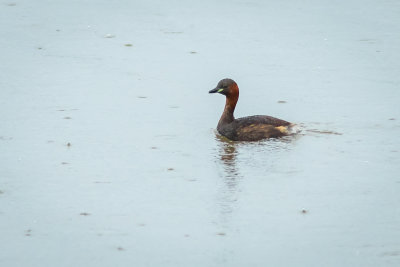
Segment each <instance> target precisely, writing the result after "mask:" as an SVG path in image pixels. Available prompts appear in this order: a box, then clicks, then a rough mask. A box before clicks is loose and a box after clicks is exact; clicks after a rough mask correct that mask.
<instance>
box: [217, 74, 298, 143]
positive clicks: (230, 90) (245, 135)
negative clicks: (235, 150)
mask: <svg viewBox="0 0 400 267" xmlns="http://www.w3.org/2000/svg"><path fill="white" fill-rule="evenodd" d="M209 93H220V94H223V95H225V96H226V103H225V109H224V112H223V113H222V116H221V118H220V120H219V122H218V126H217V130H218V132H219V133H220V134H221V135H223V136H225V137H227V138H228V139H231V140H233V141H257V140H261V139H266V138H276V137H281V136H285V135H288V134H289V129H290V127H291V126H292V124H291V123H290V122H287V121H284V120H281V119H277V118H274V117H270V116H262V115H256V116H249V117H243V118H239V119H235V117H234V115H233V113H234V111H235V107H236V103H237V101H238V99H239V87H238V86H237V84H236V82H235V81H234V80H232V79H223V80H221V81H220V82H219V83H218V85H217V87H215V88H214V89H212V90H210V91H209Z"/></svg>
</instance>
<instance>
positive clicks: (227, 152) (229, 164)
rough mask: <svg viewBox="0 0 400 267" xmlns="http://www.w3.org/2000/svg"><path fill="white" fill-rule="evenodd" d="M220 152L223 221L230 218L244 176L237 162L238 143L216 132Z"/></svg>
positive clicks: (220, 192)
mask: <svg viewBox="0 0 400 267" xmlns="http://www.w3.org/2000/svg"><path fill="white" fill-rule="evenodd" d="M216 141H217V147H218V153H217V155H216V157H217V162H218V163H221V164H218V165H219V167H220V177H222V184H221V186H220V188H219V193H218V203H219V207H220V213H221V216H222V218H221V219H222V221H223V222H226V221H227V220H229V217H230V214H231V213H232V212H233V209H234V206H235V204H236V201H237V198H238V196H237V195H238V185H239V182H240V180H241V178H242V175H241V174H240V172H239V169H238V164H237V156H238V147H237V146H238V143H235V142H233V141H230V140H228V139H226V138H225V137H223V136H220V135H218V134H216Z"/></svg>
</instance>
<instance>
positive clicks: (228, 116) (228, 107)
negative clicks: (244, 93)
mask: <svg viewBox="0 0 400 267" xmlns="http://www.w3.org/2000/svg"><path fill="white" fill-rule="evenodd" d="M229 89H230V90H229V92H228V93H227V94H226V102H225V108H224V112H223V113H222V116H221V118H220V119H219V122H218V125H223V124H228V123H231V122H233V121H234V120H235V117H234V115H233V113H234V111H235V107H236V103H237V101H238V99H239V88H238V86H237V85H236V84H233V85H231V86H230V88H229Z"/></svg>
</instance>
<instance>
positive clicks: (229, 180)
mask: <svg viewBox="0 0 400 267" xmlns="http://www.w3.org/2000/svg"><path fill="white" fill-rule="evenodd" d="M215 136H216V138H215V140H216V142H217V153H216V154H215V158H216V162H217V165H218V169H219V176H220V177H221V178H222V179H221V181H220V186H219V190H218V196H217V199H218V205H219V209H220V215H221V218H220V219H221V221H220V223H221V224H222V225H221V226H223V227H227V226H228V225H229V224H228V223H229V220H230V218H231V215H232V213H233V212H234V210H235V207H236V205H237V203H238V200H239V196H240V193H241V192H242V188H243V185H242V184H243V183H245V182H246V181H245V180H244V177H245V176H246V177H249V179H254V178H255V177H259V176H260V175H262V176H263V177H267V175H268V173H273V172H275V171H276V166H275V165H276V163H277V161H279V160H280V159H281V157H283V156H284V155H285V154H286V153H287V151H288V150H290V149H291V147H292V146H293V141H295V140H296V139H297V137H296V136H295V135H293V136H287V137H284V138H279V139H269V140H263V141H259V142H250V143H249V142H233V141H230V140H229V139H227V138H225V137H223V136H221V135H219V134H217V133H216V135H215Z"/></svg>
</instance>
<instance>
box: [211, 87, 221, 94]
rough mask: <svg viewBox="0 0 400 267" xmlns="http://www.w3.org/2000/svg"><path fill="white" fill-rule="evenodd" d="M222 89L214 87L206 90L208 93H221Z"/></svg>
mask: <svg viewBox="0 0 400 267" xmlns="http://www.w3.org/2000/svg"><path fill="white" fill-rule="evenodd" d="M222 91H224V89H222V88H218V87H215V88H214V89H212V90H210V91H208V93H210V94H214V93H221V92H222Z"/></svg>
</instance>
